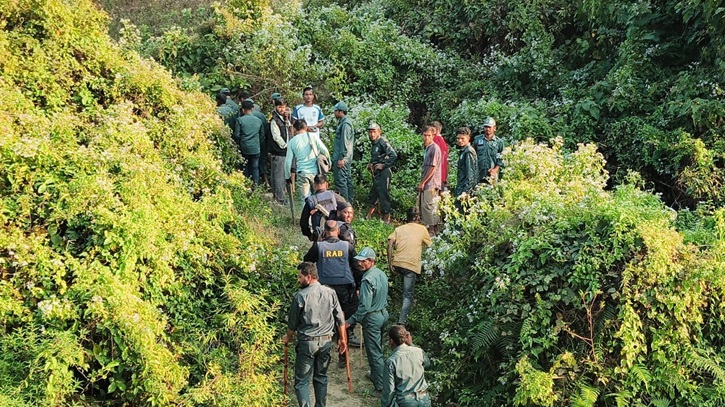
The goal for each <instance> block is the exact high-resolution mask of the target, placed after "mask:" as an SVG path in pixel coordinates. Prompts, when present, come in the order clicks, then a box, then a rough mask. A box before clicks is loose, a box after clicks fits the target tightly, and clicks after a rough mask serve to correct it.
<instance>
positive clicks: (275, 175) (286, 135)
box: [267, 97, 292, 204]
mask: <svg viewBox="0 0 725 407" xmlns="http://www.w3.org/2000/svg"><path fill="white" fill-rule="evenodd" d="M273 103H274V111H273V112H272V118H271V119H269V134H267V145H268V146H269V153H270V160H269V162H270V164H271V177H270V184H271V187H272V194H273V195H274V199H275V200H276V201H277V202H278V203H280V204H285V198H284V189H285V180H284V160H285V158H286V156H287V143H289V141H290V139H291V138H292V125H291V124H290V122H289V120H288V119H287V114H286V111H287V102H286V101H285V100H284V98H282V97H279V98H277V99H274V101H273Z"/></svg>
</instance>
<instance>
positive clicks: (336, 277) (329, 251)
mask: <svg viewBox="0 0 725 407" xmlns="http://www.w3.org/2000/svg"><path fill="white" fill-rule="evenodd" d="M339 232H340V230H339V229H338V227H337V221H334V220H328V221H327V222H325V239H324V240H322V241H320V242H315V243H313V244H312V247H310V250H308V251H307V253H306V254H305V257H304V260H305V261H308V262H311V263H316V264H317V271H318V275H319V277H320V278H319V280H320V284H323V285H326V286H328V287H330V288H332V289H333V290H335V293H336V294H337V300H338V301H339V302H340V306H341V307H342V310H343V311H344V312H345V315H352V314H354V313H355V312H356V311H357V306H358V301H357V296H356V295H355V294H356V291H357V290H359V289H360V281H361V279H362V276H360V278H359V279H357V280H356V279H355V276H354V274H353V265H354V263H355V260H353V258H354V257H355V250H354V249H353V248H352V245H351V244H350V243H348V242H346V241H344V240H340V239H339V238H338V233H339ZM347 337H348V343H352V345H351V346H360V340H359V339H358V338H357V337H356V336H355V333H354V331H353V330H352V329H351V328H348V336H347ZM339 362H340V366H341V367H345V355H344V354H342V355H340V360H339Z"/></svg>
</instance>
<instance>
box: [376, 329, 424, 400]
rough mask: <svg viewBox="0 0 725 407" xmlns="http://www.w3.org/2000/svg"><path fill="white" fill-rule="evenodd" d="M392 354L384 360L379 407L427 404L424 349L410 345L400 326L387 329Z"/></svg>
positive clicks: (410, 340) (411, 339) (409, 337)
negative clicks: (381, 394)
mask: <svg viewBox="0 0 725 407" xmlns="http://www.w3.org/2000/svg"><path fill="white" fill-rule="evenodd" d="M388 338H389V341H390V347H391V348H393V353H392V354H391V355H390V357H389V358H388V359H387V360H386V361H385V375H384V376H385V377H384V379H383V396H382V398H381V400H380V405H381V406H382V407H393V406H397V407H430V405H431V402H430V396H429V395H428V383H427V382H426V381H425V368H426V367H428V366H429V365H430V360H429V359H428V356H427V355H426V354H425V352H423V349H421V348H419V347H417V346H413V338H412V337H411V336H410V332H408V331H407V330H406V329H405V327H403V326H402V325H393V326H392V327H391V328H390V330H389V331H388Z"/></svg>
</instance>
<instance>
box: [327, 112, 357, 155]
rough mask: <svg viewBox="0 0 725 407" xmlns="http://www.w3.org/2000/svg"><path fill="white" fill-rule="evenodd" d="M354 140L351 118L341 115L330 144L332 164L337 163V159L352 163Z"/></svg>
mask: <svg viewBox="0 0 725 407" xmlns="http://www.w3.org/2000/svg"><path fill="white" fill-rule="evenodd" d="M354 141H355V133H354V131H353V128H352V120H350V119H349V118H348V117H347V116H343V117H342V119H340V121H339V122H338V124H337V128H336V129H335V141H334V143H333V145H332V165H337V161H338V160H345V162H346V163H352V148H353V143H354Z"/></svg>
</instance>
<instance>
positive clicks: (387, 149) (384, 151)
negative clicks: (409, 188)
mask: <svg viewBox="0 0 725 407" xmlns="http://www.w3.org/2000/svg"><path fill="white" fill-rule="evenodd" d="M368 137H369V138H370V163H369V164H368V167H367V169H368V171H370V172H371V173H372V174H373V186H372V188H370V194H368V204H370V210H369V211H368V219H370V218H371V217H372V216H373V213H375V203H377V202H379V203H380V212H381V214H382V217H383V221H385V222H386V223H390V212H392V208H391V205H390V178H392V176H393V171H392V170H391V169H390V167H392V166H393V163H394V162H395V160H396V159H397V158H398V153H396V152H395V150H393V146H391V145H390V142H389V141H388V140H386V139H385V138H383V137H382V136H381V131H380V126H378V124H377V123H370V125H369V126H368Z"/></svg>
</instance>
